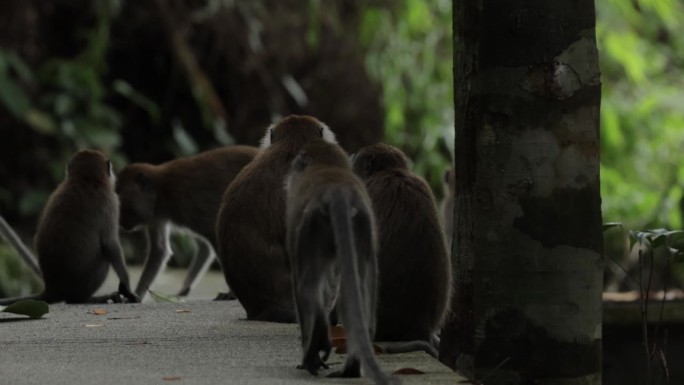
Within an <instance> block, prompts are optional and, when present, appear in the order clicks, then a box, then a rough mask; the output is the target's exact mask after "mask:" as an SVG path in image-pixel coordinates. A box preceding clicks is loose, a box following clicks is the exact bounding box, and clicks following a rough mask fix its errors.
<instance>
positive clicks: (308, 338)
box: [295, 268, 331, 375]
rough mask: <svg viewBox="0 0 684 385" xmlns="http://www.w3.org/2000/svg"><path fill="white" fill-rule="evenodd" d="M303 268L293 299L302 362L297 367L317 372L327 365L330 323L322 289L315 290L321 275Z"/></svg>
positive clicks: (326, 367) (329, 347) (314, 373)
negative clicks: (295, 308)
mask: <svg viewBox="0 0 684 385" xmlns="http://www.w3.org/2000/svg"><path fill="white" fill-rule="evenodd" d="M303 270H304V272H303V274H301V275H299V277H298V280H297V282H296V283H295V301H296V303H297V306H296V307H297V313H298V316H299V317H298V318H299V327H300V330H301V333H302V348H303V349H304V357H303V358H302V363H301V365H299V366H297V368H298V369H306V370H307V371H308V372H309V373H311V374H313V375H316V374H317V373H318V369H319V368H324V369H328V365H326V364H325V360H327V359H328V356H329V355H330V349H331V345H330V336H329V334H328V333H329V325H328V318H327V315H326V314H325V309H324V306H323V300H322V298H321V297H322V295H321V294H322V293H320V291H318V290H316V288H317V287H318V286H319V283H318V281H319V280H320V277H319V276H318V274H315V273H314V272H312V271H311V270H310V269H306V268H304V269H303ZM321 352H323V357H322V358H321V356H320V353H321Z"/></svg>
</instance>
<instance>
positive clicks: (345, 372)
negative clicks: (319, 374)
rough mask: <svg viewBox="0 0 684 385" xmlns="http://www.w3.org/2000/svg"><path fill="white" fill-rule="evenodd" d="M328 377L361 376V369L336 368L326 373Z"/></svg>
mask: <svg viewBox="0 0 684 385" xmlns="http://www.w3.org/2000/svg"><path fill="white" fill-rule="evenodd" d="M328 377H330V378H356V377H361V371H360V370H345V369H342V370H337V371H334V372H332V373H330V374H328Z"/></svg>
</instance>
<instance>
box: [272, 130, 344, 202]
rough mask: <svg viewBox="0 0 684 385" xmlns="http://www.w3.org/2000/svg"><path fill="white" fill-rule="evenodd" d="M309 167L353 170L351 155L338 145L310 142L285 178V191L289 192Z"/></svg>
mask: <svg viewBox="0 0 684 385" xmlns="http://www.w3.org/2000/svg"><path fill="white" fill-rule="evenodd" d="M309 166H326V167H342V168H346V169H351V161H350V160H349V155H348V154H347V153H346V152H345V151H344V150H343V149H342V147H340V146H339V145H337V144H336V143H330V142H326V141H322V140H317V141H314V142H309V143H307V144H305V145H304V147H302V149H301V150H300V151H299V153H298V154H297V156H296V157H295V158H294V160H293V161H292V166H291V168H290V173H289V174H288V176H287V177H286V178H285V189H286V190H289V189H290V185H291V184H292V181H293V179H294V178H297V176H298V175H299V174H300V173H301V172H303V171H304V170H306V169H307V168H308V167H309Z"/></svg>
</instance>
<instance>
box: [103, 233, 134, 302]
mask: <svg viewBox="0 0 684 385" xmlns="http://www.w3.org/2000/svg"><path fill="white" fill-rule="evenodd" d="M115 228H116V227H115ZM101 249H102V255H103V256H104V258H105V259H106V260H107V261H108V262H109V264H110V265H112V268H114V272H115V273H116V276H117V277H119V294H121V295H123V296H124V297H125V298H126V299H127V300H128V302H140V298H138V296H137V295H135V294H133V292H132V291H131V284H130V281H129V280H128V271H127V270H126V263H125V262H124V257H123V251H122V250H121V244H120V243H119V234H118V233H117V232H116V231H113V232H111V233H109V234H103V236H102V240H101Z"/></svg>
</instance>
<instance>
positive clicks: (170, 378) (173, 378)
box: [162, 376, 181, 381]
mask: <svg viewBox="0 0 684 385" xmlns="http://www.w3.org/2000/svg"><path fill="white" fill-rule="evenodd" d="M162 380H164V381H180V380H181V378H180V376H164V377H162Z"/></svg>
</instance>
